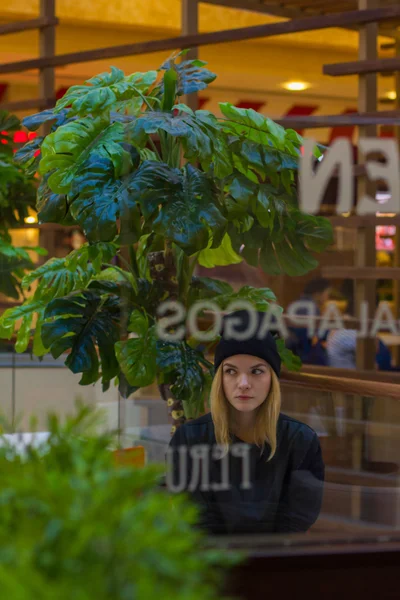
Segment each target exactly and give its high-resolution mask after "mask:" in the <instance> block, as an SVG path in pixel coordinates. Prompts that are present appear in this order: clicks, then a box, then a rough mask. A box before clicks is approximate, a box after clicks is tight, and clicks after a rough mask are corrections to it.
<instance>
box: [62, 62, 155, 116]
mask: <svg viewBox="0 0 400 600" xmlns="http://www.w3.org/2000/svg"><path fill="white" fill-rule="evenodd" d="M156 77H157V73H156V71H149V72H148V73H134V74H133V75H130V76H128V77H125V75H124V73H123V71H121V70H120V69H118V68H117V67H111V73H108V72H105V73H100V75H96V76H95V77H92V78H91V79H88V80H87V81H86V82H85V84H84V85H73V86H72V87H70V88H69V89H68V91H67V92H66V93H65V94H64V96H63V97H62V98H61V99H60V100H58V102H57V104H56V108H55V112H59V111H60V110H62V109H63V108H66V107H68V108H69V113H68V114H69V116H71V115H83V116H84V115H86V114H88V113H91V114H92V115H98V114H100V113H102V112H104V111H106V110H110V108H111V107H112V108H114V106H115V104H116V103H117V102H120V101H122V100H129V99H131V98H132V97H135V96H139V94H140V95H141V94H142V93H145V92H147V91H148V88H149V87H150V86H151V85H152V84H153V83H154V81H155V80H156Z"/></svg>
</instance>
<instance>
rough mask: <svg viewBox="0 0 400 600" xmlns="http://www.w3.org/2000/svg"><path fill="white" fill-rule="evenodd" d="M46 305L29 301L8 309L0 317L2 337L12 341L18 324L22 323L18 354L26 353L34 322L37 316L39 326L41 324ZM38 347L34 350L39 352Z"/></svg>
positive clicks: (18, 335)
mask: <svg viewBox="0 0 400 600" xmlns="http://www.w3.org/2000/svg"><path fill="white" fill-rule="evenodd" d="M43 310H44V305H43V303H42V302H38V301H32V300H29V301H27V302H24V304H21V305H20V306H15V307H13V308H8V309H7V310H6V311H5V312H4V313H3V314H2V315H1V317H0V337H3V338H7V339H11V337H12V335H13V333H14V331H15V330H16V327H17V323H19V321H20V320H21V319H22V321H21V328H20V331H18V332H17V345H16V350H17V352H24V351H25V350H26V348H27V346H28V343H29V338H30V335H31V329H32V322H33V318H34V316H35V314H36V315H37V326H38V324H39V327H40V324H41V320H42V315H43ZM38 349H39V348H38V346H37V344H36V346H34V350H38Z"/></svg>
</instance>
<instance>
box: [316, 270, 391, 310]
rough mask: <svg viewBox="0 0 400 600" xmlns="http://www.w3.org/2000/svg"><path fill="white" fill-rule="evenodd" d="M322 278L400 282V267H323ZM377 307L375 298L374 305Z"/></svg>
mask: <svg viewBox="0 0 400 600" xmlns="http://www.w3.org/2000/svg"><path fill="white" fill-rule="evenodd" d="M321 274H322V277H327V278H328V279H329V278H332V279H359V280H363V279H365V280H367V281H376V280H377V279H395V280H396V281H398V280H400V267H357V266H356V267H346V266H344V267H333V266H326V267H321ZM373 306H375V297H374V303H373Z"/></svg>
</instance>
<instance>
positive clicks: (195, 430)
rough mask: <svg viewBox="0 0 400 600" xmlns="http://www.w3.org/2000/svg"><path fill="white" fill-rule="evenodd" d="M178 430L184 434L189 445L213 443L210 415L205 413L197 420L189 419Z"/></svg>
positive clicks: (212, 426) (212, 424)
mask: <svg viewBox="0 0 400 600" xmlns="http://www.w3.org/2000/svg"><path fill="white" fill-rule="evenodd" d="M179 429H181V432H182V433H184V435H185V437H186V440H187V442H188V443H189V444H200V443H207V442H213V441H214V439H215V436H214V423H213V420H212V417H211V413H206V414H205V415H202V416H201V417H198V418H197V419H189V420H188V421H186V422H185V423H184V424H183V425H181V426H180V428H179Z"/></svg>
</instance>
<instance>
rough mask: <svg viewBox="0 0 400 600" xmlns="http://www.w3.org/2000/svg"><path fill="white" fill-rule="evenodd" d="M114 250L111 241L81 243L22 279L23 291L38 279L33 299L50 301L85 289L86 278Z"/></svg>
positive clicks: (113, 252)
mask: <svg viewBox="0 0 400 600" xmlns="http://www.w3.org/2000/svg"><path fill="white" fill-rule="evenodd" d="M115 253H116V247H115V246H113V245H112V244H102V243H98V244H93V245H89V244H84V245H83V246H81V248H79V249H77V250H74V251H73V252H71V253H70V254H69V255H68V256H66V257H65V258H51V259H50V260H48V261H47V262H46V263H45V264H44V265H41V266H40V267H38V268H37V269H35V270H34V271H32V273H29V274H28V275H25V277H24V279H23V280H22V287H23V289H24V290H27V289H29V287H30V286H31V285H32V283H33V282H34V281H36V280H39V283H38V286H37V288H36V290H35V293H34V296H33V298H34V300H38V301H43V302H49V301H50V300H52V299H53V298H60V297H62V296H67V295H68V294H70V293H71V292H73V291H75V290H80V289H84V288H86V287H87V285H88V283H89V281H90V280H91V279H92V277H94V275H96V273H98V272H99V271H100V269H101V265H102V263H103V262H108V261H109V260H110V259H111V258H112V257H113V256H114V255H115Z"/></svg>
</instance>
